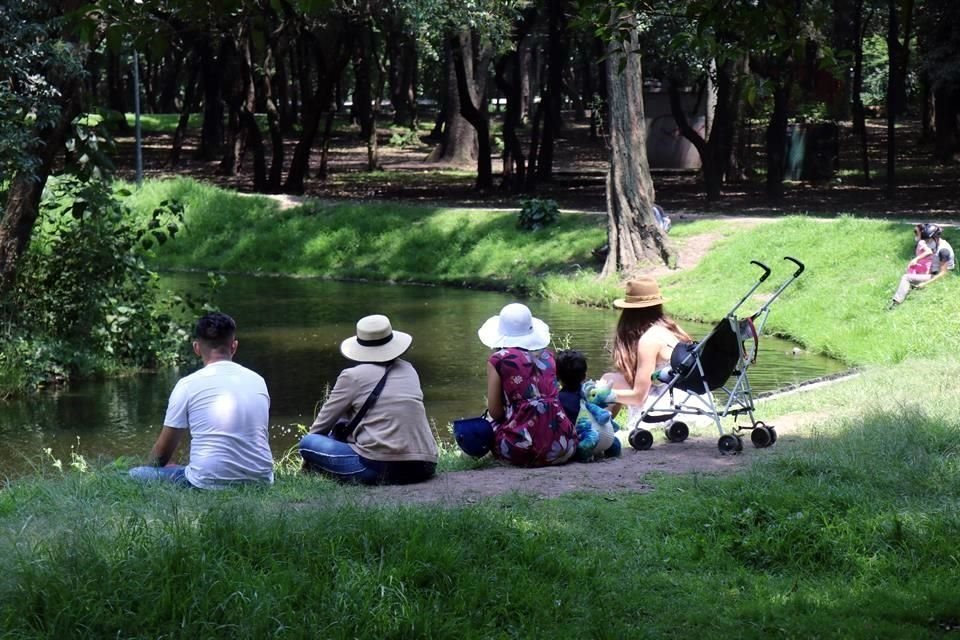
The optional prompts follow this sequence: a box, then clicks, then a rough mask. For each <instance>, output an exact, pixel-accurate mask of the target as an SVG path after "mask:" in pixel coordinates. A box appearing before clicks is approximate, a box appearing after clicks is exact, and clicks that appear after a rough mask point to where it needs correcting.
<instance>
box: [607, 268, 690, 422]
mask: <svg viewBox="0 0 960 640" xmlns="http://www.w3.org/2000/svg"><path fill="white" fill-rule="evenodd" d="M663 303H664V299H663V296H662V295H661V294H660V287H659V286H658V285H657V281H656V280H654V279H653V278H650V277H648V276H641V277H639V278H636V279H634V280H630V281H628V282H627V285H626V295H625V296H624V297H623V298H620V299H618V300H615V301H614V303H613V306H614V307H616V308H618V309H621V310H622V311H621V313H620V320H619V321H618V322H617V332H616V336H615V337H614V342H613V362H614V364H615V365H616V367H617V371H616V372H612V373H606V374H604V375H603V380H605V381H607V382H608V383H609V384H610V386H611V387H613V389H614V390H615V391H616V397H617V404H616V405H614V406H612V407H610V411H611V412H612V413H613V415H616V414H617V412H618V411H619V409H620V405H621V404H622V405H626V406H627V409H628V415H629V416H630V417H631V419H629V420H628V425H630V424H632V423H633V422H634V420H633V417H634V416H635V415H636V414H638V413H639V410H640V409H641V408H642V407H643V404H644V403H645V402H646V401H647V398H648V396H650V395H651V394H650V390H651V388H652V386H653V384H654V383H653V381H652V380H651V376H652V375H653V373H654V372H655V371H657V370H659V369H661V368H663V367H665V366H667V365H669V364H670V356H671V354H673V349H674V347H676V346H677V343H679V342H681V341H682V342H689V341H690V340H691V338H690V336H689V335H688V334H687V332H686V331H684V330H683V329H681V328H680V326H679V325H678V324H677V323H676V322H675V321H674V320H673V319H672V318H671V317H670V316H668V315H667V314H666V313H664V311H663ZM628 428H629V427H628Z"/></svg>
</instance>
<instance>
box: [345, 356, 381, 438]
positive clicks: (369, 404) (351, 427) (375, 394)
mask: <svg viewBox="0 0 960 640" xmlns="http://www.w3.org/2000/svg"><path fill="white" fill-rule="evenodd" d="M392 366H393V363H390V364H388V365H386V367H385V371H384V372H383V377H382V378H380V382H378V383H377V386H375V387H374V388H373V391H371V392H370V395H369V396H367V399H366V401H365V402H364V403H363V406H362V407H360V411H357V413H356V415H355V416H353V419H352V420H347V419H346V418H340V419H339V420H337V423H336V424H335V425H333V430H332V431H331V432H330V435H331V436H332V437H333V439H334V440H339V441H341V442H346V441H347V437H348V436H350V434H352V433H353V432H354V431H356V430H357V427H358V426H359V425H360V421H361V420H363V416H365V415H366V414H367V411H369V410H370V409H371V408H373V405H375V404H376V403H377V398H379V397H380V392H381V391H383V385H385V384H386V383H387V376H388V375H390V368H391V367H392Z"/></svg>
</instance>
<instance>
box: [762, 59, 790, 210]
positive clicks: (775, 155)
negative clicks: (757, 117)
mask: <svg viewBox="0 0 960 640" xmlns="http://www.w3.org/2000/svg"><path fill="white" fill-rule="evenodd" d="M774 83H775V84H774V88H773V113H772V114H771V115H770V122H769V124H768V125H767V145H766V146H767V197H768V198H770V199H771V200H780V199H782V198H783V172H784V170H785V168H786V156H785V154H786V150H787V121H788V117H789V111H788V105H787V97H788V96H789V95H790V89H789V87H788V86H787V85H786V83H785V82H784V81H783V79H782V78H780V79H775V80H774Z"/></svg>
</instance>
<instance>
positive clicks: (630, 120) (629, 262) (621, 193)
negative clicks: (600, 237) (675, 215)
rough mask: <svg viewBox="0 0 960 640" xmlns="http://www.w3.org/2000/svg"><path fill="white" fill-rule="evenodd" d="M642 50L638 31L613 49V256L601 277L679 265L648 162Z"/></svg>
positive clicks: (610, 204) (610, 202) (610, 230)
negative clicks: (658, 213)
mask: <svg viewBox="0 0 960 640" xmlns="http://www.w3.org/2000/svg"><path fill="white" fill-rule="evenodd" d="M637 48H638V46H637V34H636V32H633V33H631V34H630V38H629V40H628V41H627V42H626V43H625V44H621V43H620V42H617V41H613V42H611V43H610V44H609V45H608V47H607V50H608V54H609V55H608V64H607V97H608V99H609V101H610V127H609V131H610V168H609V171H608V173H607V219H608V224H609V227H608V230H607V238H608V244H609V252H608V253H607V259H606V263H605V264H604V266H603V271H602V273H601V276H609V275H613V274H616V273H620V272H629V271H631V270H633V269H634V268H635V267H636V266H637V264H638V263H640V262H641V261H652V262H659V263H667V264H670V263H673V262H675V260H676V255H675V253H674V251H673V250H672V249H671V247H670V246H669V244H668V242H667V237H666V235H665V234H664V233H663V232H662V231H661V230H660V227H659V226H658V225H657V222H656V219H655V218H654V215H653V200H654V193H653V179H652V178H651V176H650V166H649V164H648V162H647V140H646V138H647V128H646V122H645V119H644V112H643V75H642V69H641V65H640V56H639V54H636V53H633V52H634V51H636V50H637ZM621 60H622V64H621ZM620 67H622V70H621V69H620Z"/></svg>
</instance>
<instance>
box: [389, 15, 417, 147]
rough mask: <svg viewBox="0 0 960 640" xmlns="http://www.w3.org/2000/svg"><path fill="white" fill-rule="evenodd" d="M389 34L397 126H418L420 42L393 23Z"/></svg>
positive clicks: (400, 26) (397, 22) (392, 88)
mask: <svg viewBox="0 0 960 640" xmlns="http://www.w3.org/2000/svg"><path fill="white" fill-rule="evenodd" d="M390 27H391V28H390V30H389V32H388V33H387V56H388V60H389V62H388V64H389V69H390V72H389V75H390V80H389V92H390V104H391V105H392V106H393V123H394V124H395V125H398V126H402V127H410V128H415V127H416V121H417V41H416V39H415V38H414V37H413V36H412V35H410V34H409V33H406V32H405V31H404V30H403V24H401V23H400V22H399V21H396V20H394V21H392V22H391V24H390Z"/></svg>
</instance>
